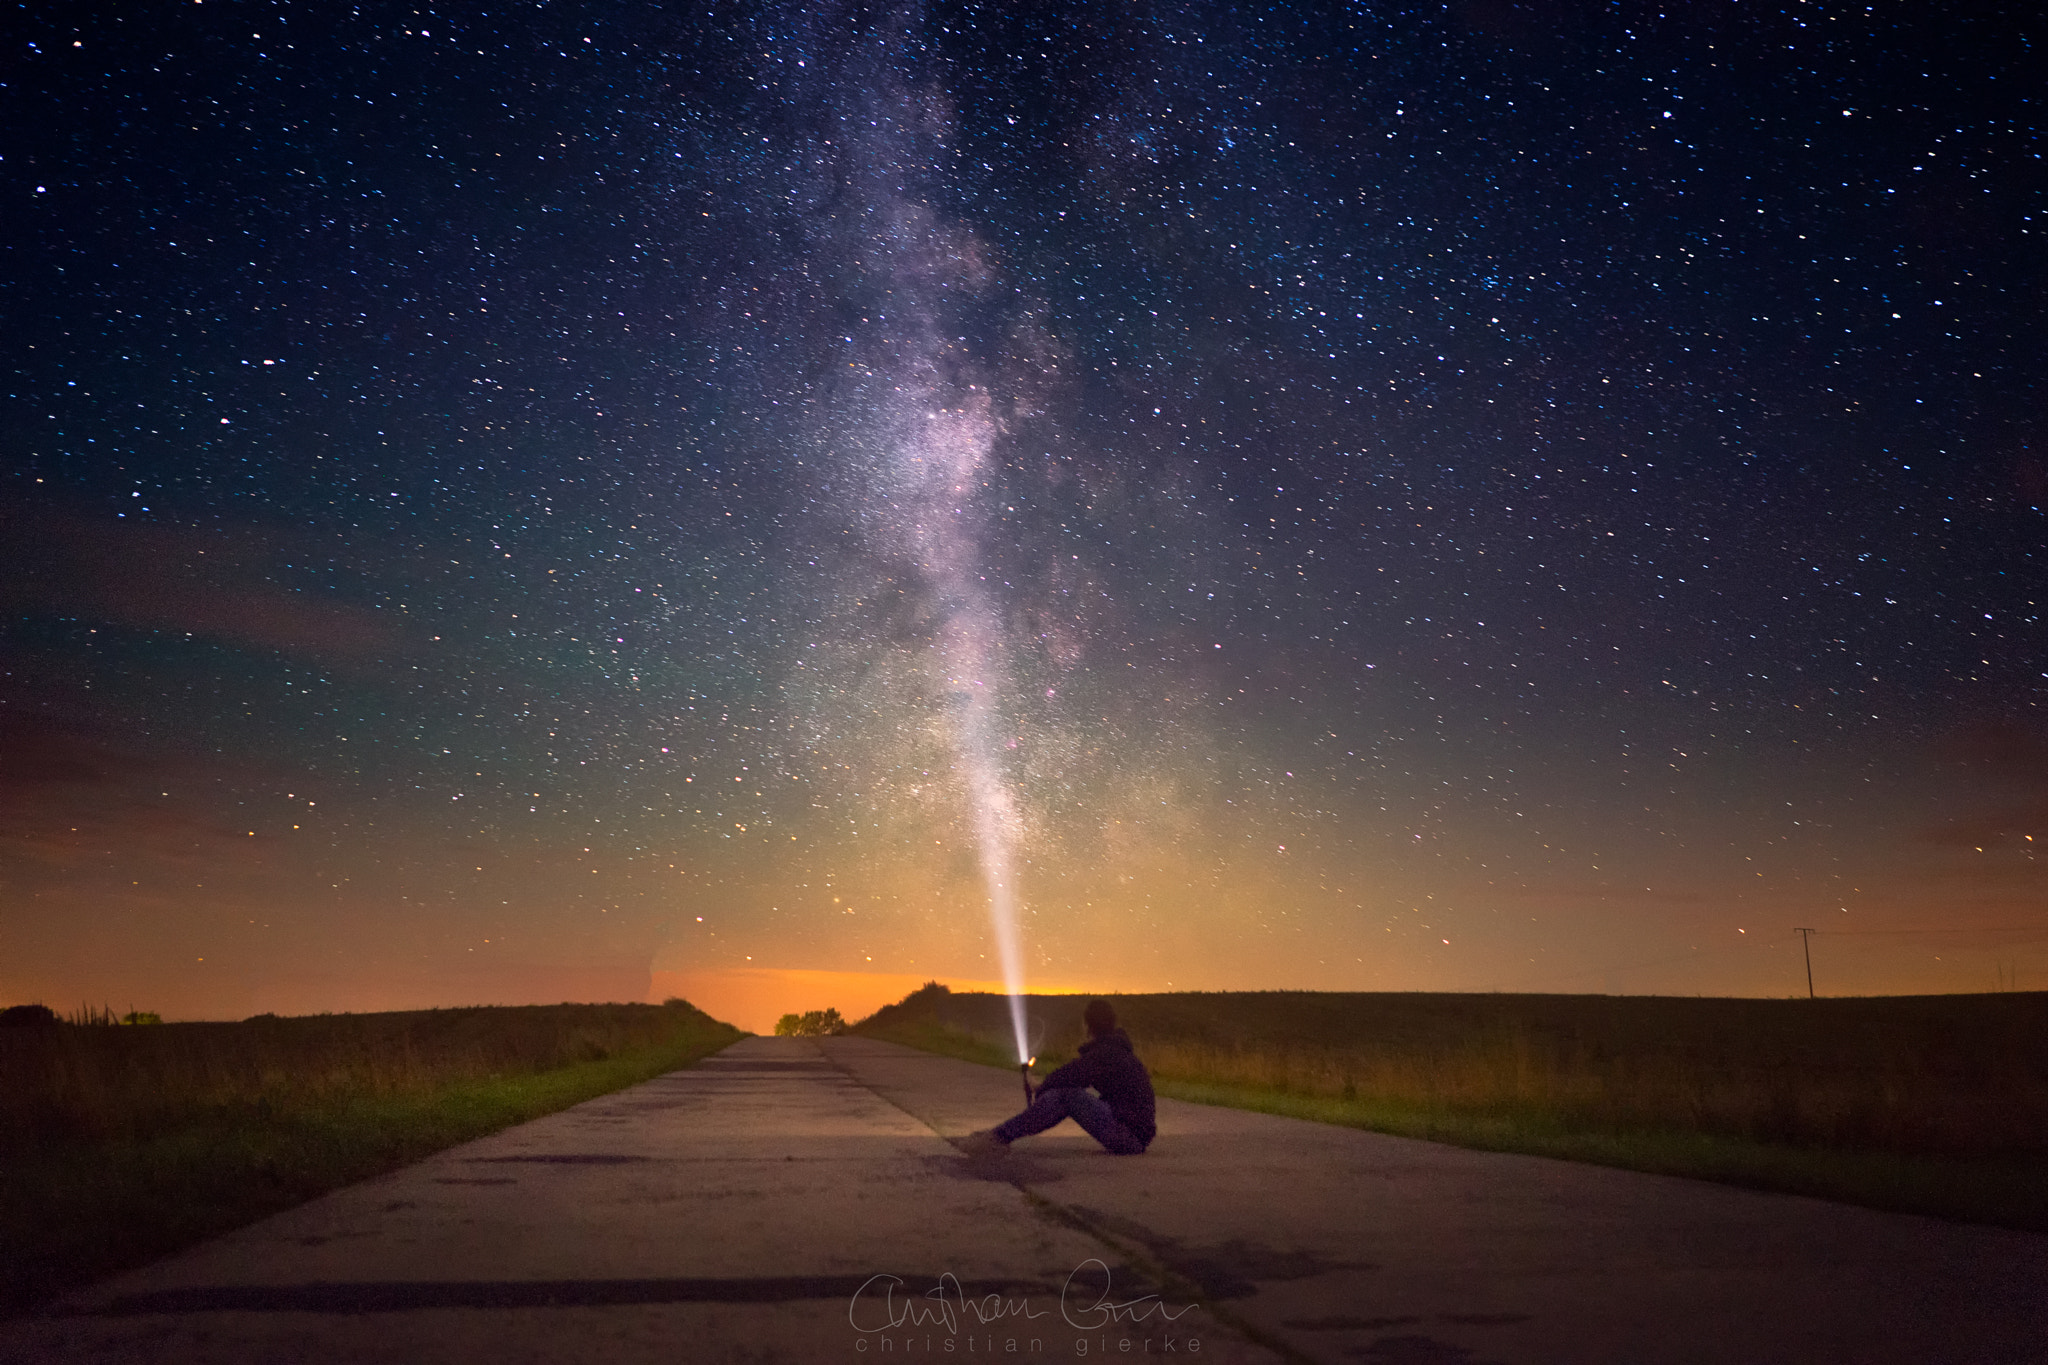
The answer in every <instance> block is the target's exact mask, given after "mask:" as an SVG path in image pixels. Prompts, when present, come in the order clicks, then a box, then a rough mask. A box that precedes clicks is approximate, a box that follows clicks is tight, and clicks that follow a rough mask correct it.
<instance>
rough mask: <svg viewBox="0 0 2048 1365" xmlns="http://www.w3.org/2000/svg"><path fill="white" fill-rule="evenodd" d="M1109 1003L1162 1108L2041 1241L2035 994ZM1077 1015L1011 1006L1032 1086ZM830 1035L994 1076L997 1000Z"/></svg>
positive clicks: (1064, 1043)
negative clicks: (1360, 1132)
mask: <svg viewBox="0 0 2048 1365" xmlns="http://www.w3.org/2000/svg"><path fill="white" fill-rule="evenodd" d="M1115 999H1116V1005H1117V1009H1118V1011H1119V1013H1120V1015H1121V1016H1122V1022H1123V1024H1124V1025H1125V1027H1126V1028H1127V1029H1128V1030H1129V1031H1130V1033H1131V1035H1132V1037H1133V1039H1134V1040H1135V1041H1136V1043H1137V1046H1138V1053H1139V1056H1140V1057H1142V1058H1143V1059H1144V1060H1145V1062H1146V1063H1147V1065H1149V1066H1150V1067H1151V1068H1152V1072H1153V1076H1154V1079H1155V1082H1156V1084H1157V1087H1158V1090H1159V1092H1160V1093H1161V1094H1163V1095H1169V1096H1173V1097H1175V1098H1178V1099H1185V1100H1194V1101H1197V1102H1199V1103H1204V1104H1220V1105H1228V1106H1232V1107H1236V1108H1242V1109H1257V1110H1263V1111H1266V1112H1268V1113H1276V1114H1288V1115H1292V1116H1295V1117H1298V1118H1307V1119H1315V1120H1319V1121H1321V1122H1325V1123H1339V1124H1347V1125H1350V1126H1352V1127H1358V1128H1370V1129H1374V1130H1376V1131H1379V1132H1385V1133H1396V1134H1400V1135H1403V1136H1407V1137H1418V1138H1428V1139H1431V1140H1433V1141H1438V1142H1450V1143H1457V1144H1459V1145H1461V1146H1467V1147H1479V1148H1486V1149H1491V1150H1497V1151H1511V1152H1527V1153H1533V1154H1536V1155H1542V1156H1555V1157H1565V1158H1568V1159H1571V1160H1577V1161H1590V1162H1598V1163H1601V1164H1604V1165H1611V1166H1623V1167H1628V1168H1631V1169H1634V1170H1642V1171H1658V1172H1663V1173H1666V1174H1672V1175H1684V1176H1695V1177H1699V1178H1702V1179H1707V1180H1719V1181H1725V1182H1728V1183H1732V1184H1739V1185H1747V1186H1752V1187H1755V1188H1760V1189H1771V1190H1782V1191H1789V1192H1795V1193H1800V1194H1811V1195H1817V1196H1819V1197H1822V1198H1827V1199H1838V1200H1844V1201H1847V1202H1851V1203H1858V1204H1865V1205H1869V1206H1871V1207H1875V1208H1885V1209H1896V1210H1902V1211H1907V1212H1915V1213H1928V1214H1935V1215H1938V1216H1943V1217H1951V1218H1962V1219H1968V1220H1971V1221H1976V1222H1986V1223H1996V1224H2002V1225H2004V1226H2007V1227H2017V1228H2029V1229H2036V1230H2048V1181H2044V1180H2043V1179H2042V1178H2041V1174H2042V1171H2043V1170H2044V1169H2048V993H2027V994H2010V995H1976V996H1912V997H1895V998H1870V999H1844V1000H1722V999H1714V1000H1708V999H1685V998H1670V997H1626V996H1561V995H1422V994H1409V995H1378V994H1374V995H1367V994H1356V995H1345V994H1323V993H1309V992H1257V993H1243V994H1236V993H1232V994H1194V993H1188V994H1171V995H1133V996H1118V997H1115ZM1083 1003H1084V1000H1083V998H1082V997H1078V996H1065V997H1062V996H1033V997H1031V999H1030V1014H1031V1018H1032V1020H1033V1023H1034V1027H1035V1028H1038V1029H1041V1030H1042V1033H1041V1036H1042V1038H1043V1039H1044V1040H1045V1041H1044V1042H1043V1043H1041V1044H1040V1046H1039V1052H1040V1062H1039V1071H1040V1073H1041V1074H1042V1073H1043V1072H1044V1071H1045V1070H1046V1069H1048V1067H1049V1066H1050V1065H1053V1064H1056V1063H1057V1062H1058V1061H1060V1060H1063V1059H1064V1058H1065V1057H1066V1056H1070V1055H1071V1054H1072V1050H1073V1047H1074V1046H1075V1044H1077V1043H1078V1042H1079V1040H1080V1039H1081V1037H1082V1036H1083V1030H1082V1026H1081V1006H1082V1004H1083ZM854 1032H856V1033H860V1034H866V1035H868V1036H870V1037H876V1038H885V1039H889V1040H892V1041H895V1042H901V1043H906V1044H908V1045H910V1046H912V1047H918V1048H923V1049H925V1050H927V1051H931V1052H939V1053H944V1054H947V1055H950V1056H955V1057H962V1058H965V1059H967V1060H969V1061H977V1062H984V1063H987V1064H989V1065H991V1066H1003V1067H1014V1066H1015V1065H1016V1062H1015V1060H1014V1059H1013V1058H1012V1056H1011V1047H1010V1041H1009V1039H1010V1028H1009V1021H1008V1016H1007V1013H1006V1005H1005V1002H1004V1001H1003V999H1002V998H1001V997H999V996H991V995H970V994H960V995H951V994H947V993H944V992H941V991H934V990H931V989H930V988H927V989H925V990H923V991H920V992H917V993H916V994H913V995H912V996H910V997H909V998H908V999H906V1000H904V1001H903V1002H901V1003H899V1004H896V1005H890V1006H888V1007H886V1008H884V1009H882V1010H880V1011H879V1012H877V1013H876V1014H875V1015H873V1016H872V1017H870V1018H868V1019H865V1020H863V1021H861V1022H860V1023H859V1024H857V1025H855V1026H854Z"/></svg>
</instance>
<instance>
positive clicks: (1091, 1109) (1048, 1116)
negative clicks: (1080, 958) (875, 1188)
mask: <svg viewBox="0 0 2048 1365" xmlns="http://www.w3.org/2000/svg"><path fill="white" fill-rule="evenodd" d="M1081 1018H1082V1020H1083V1021H1084V1022H1085V1023H1086V1024H1087V1025H1088V1041H1087V1042H1085V1043H1083V1044H1081V1050H1080V1054H1079V1055H1078V1056H1076V1057H1075V1058H1074V1060H1073V1061H1071V1062H1068V1063H1067V1064H1066V1065H1065V1066H1063V1067H1061V1068H1060V1069H1059V1070H1057V1071H1055V1072H1053V1073H1052V1074H1051V1075H1050V1076H1047V1077H1046V1078H1045V1084H1043V1085H1041V1086H1040V1087H1039V1088H1038V1093H1037V1094H1036V1095H1035V1096H1034V1097H1033V1098H1032V1101H1031V1104H1030V1107H1028V1108H1027V1109H1025V1110H1024V1112H1022V1113H1021V1114H1018V1115H1016V1116H1015V1117H1014V1118H1011V1119H1009V1120H1007V1121H1006V1122H1003V1123H1000V1124H998V1125H996V1126H995V1127H994V1128H991V1129H989V1130H988V1131H987V1132H983V1133H975V1134H973V1135H972V1136H971V1137H969V1138H968V1139H967V1141H966V1144H965V1146H966V1147H967V1150H968V1151H969V1152H971V1153H989V1152H1002V1151H1007V1150H1008V1149H1009V1146H1010V1144H1011V1143H1013V1142H1015V1141H1016V1140H1017V1139H1018V1138H1020V1137H1029V1136H1031V1134H1033V1133H1042V1132H1044V1131H1045V1130H1046V1129H1048V1128H1050V1127H1052V1126H1053V1125H1055V1124H1057V1123H1059V1122H1060V1121H1061V1120H1062V1119H1072V1120H1073V1121H1074V1122H1076V1123H1078V1124H1080V1125H1081V1127H1082V1128H1083V1129H1085V1130H1086V1131H1087V1133H1088V1136H1090V1137H1092V1138H1094V1139H1095V1140H1096V1141H1097V1142H1099V1143H1101V1144H1102V1145H1103V1146H1104V1147H1105V1148H1107V1149H1108V1150H1110V1151H1112V1152H1114V1153H1116V1154H1117V1155H1118V1156H1136V1155H1137V1154H1138V1153H1140V1152H1142V1151H1144V1150H1145V1149H1146V1148H1147V1147H1149V1146H1151V1145H1152V1137H1153V1135H1154V1134H1155V1133H1156V1132H1157V1131H1158V1129H1157V1128H1156V1126H1155V1125H1154V1123H1153V1106H1152V1076H1151V1074H1150V1073H1149V1072H1147V1071H1146V1070H1145V1064H1144V1063H1143V1062H1141V1061H1139V1060H1138V1054H1137V1053H1136V1052H1135V1051H1133V1050H1132V1048H1131V1037H1130V1035H1129V1034H1127V1033H1125V1032H1124V1031H1123V1030H1122V1029H1120V1028H1118V1027H1117V1026H1116V1007H1115V1006H1113V1005H1111V1004H1110V1003H1109V1002H1108V1001H1107V1000H1090V1001H1089V1002H1088V1008H1087V1010H1086V1011H1084V1012H1083V1014H1082V1015H1081ZM1091 1089H1092V1090H1093V1091H1094V1093H1093V1094H1090V1093H1089V1092H1090V1090H1091Z"/></svg>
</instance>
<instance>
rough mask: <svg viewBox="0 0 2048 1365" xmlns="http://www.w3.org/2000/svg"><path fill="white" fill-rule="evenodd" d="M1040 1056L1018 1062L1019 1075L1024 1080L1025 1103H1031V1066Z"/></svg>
mask: <svg viewBox="0 0 2048 1365" xmlns="http://www.w3.org/2000/svg"><path fill="white" fill-rule="evenodd" d="M1037 1060H1038V1058H1036V1057H1032V1058H1028V1059H1027V1060H1025V1061H1022V1062H1019V1063H1017V1075H1018V1076H1019V1077H1021V1078H1022V1079H1023V1081H1024V1103H1026V1104H1030V1103H1031V1066H1032V1063H1034V1062H1036V1061H1037Z"/></svg>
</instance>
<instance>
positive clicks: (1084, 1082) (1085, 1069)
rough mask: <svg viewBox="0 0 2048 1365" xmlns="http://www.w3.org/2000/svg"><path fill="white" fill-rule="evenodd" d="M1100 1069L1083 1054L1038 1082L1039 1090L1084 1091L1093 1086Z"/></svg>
mask: <svg viewBox="0 0 2048 1365" xmlns="http://www.w3.org/2000/svg"><path fill="white" fill-rule="evenodd" d="M1100 1071H1101V1068H1100V1067H1099V1066H1097V1065H1096V1063H1095V1059H1094V1058H1093V1057H1091V1056H1089V1055H1088V1054H1087V1053H1086V1052H1083V1053H1082V1054H1081V1055H1080V1056H1078V1057H1076V1058H1074V1060H1073V1061H1071V1062H1068V1063H1067V1064H1066V1065H1065V1066H1063V1067H1060V1068H1059V1069H1058V1070H1056V1071H1054V1072H1053V1073H1052V1074H1051V1075H1050V1076H1047V1077H1046V1078H1045V1079H1044V1080H1043V1081H1041V1082H1039V1085H1038V1088H1039V1089H1040V1090H1085V1089H1087V1088H1089V1087H1091V1086H1093V1085H1094V1084H1095V1083H1096V1081H1097V1079H1098V1076H1099V1073H1100Z"/></svg>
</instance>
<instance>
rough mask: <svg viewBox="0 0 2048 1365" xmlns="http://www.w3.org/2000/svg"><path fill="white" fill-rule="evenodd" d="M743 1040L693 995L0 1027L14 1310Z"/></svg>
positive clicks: (2, 1150) (5, 1249) (0, 1280)
mask: <svg viewBox="0 0 2048 1365" xmlns="http://www.w3.org/2000/svg"><path fill="white" fill-rule="evenodd" d="M741 1036H743V1035H741V1033H740V1032H739V1031H738V1030H737V1029H734V1028H733V1027H731V1026H730V1025H728V1024H722V1023H719V1022H718V1021H717V1020H715V1019H712V1018H711V1017H710V1016H709V1015H706V1014H704V1013H702V1012H700V1011H698V1010H697V1009H696V1008H694V1007H693V1006H690V1005H688V1004H685V1003H684V1002H682V1001H680V1000H676V1001H671V1002H669V1003H668V1004H666V1005H546V1006H529V1007H523V1008H476V1009H449V1010H425V1011H418V1012H411V1013H403V1014H358V1015H348V1014H340V1015H317V1016H313V1017H308V1018H293V1019H280V1018H276V1017H272V1016H259V1017H257V1018H255V1019H251V1020H247V1021H245V1022H243V1023H239V1024H161V1025H153V1026H144V1027H138V1028H110V1027H80V1026H77V1025H70V1024H65V1025H57V1026H47V1027H40V1028H11V1029H0V1095H4V1096H5V1097H6V1098H5V1103H4V1104H0V1312H10V1311H16V1312H18V1311H20V1310H22V1309H24V1308H27V1307H30V1306H32V1305H34V1304H36V1303H38V1302H41V1301H43V1300H45V1299H47V1298H49V1297H50V1296H52V1295H53V1294H56V1293H60V1292H62V1291H63V1290H65V1289H68V1288H72V1287H75V1286H77V1285H80V1284H84V1283H87V1282H89V1281H91V1280H93V1279H95V1278H97V1277H99V1276H102V1275H106V1274H109V1273H112V1272H114V1271H116V1270H120V1269H123V1268H125V1267H128V1266H131V1265H137V1264H140V1263H142V1262H144V1261H147V1260H149V1259H151V1258H152V1257H155V1256H159V1255H161V1254H163V1253H165V1252H167V1251H171V1250H173V1249H175V1248H177V1247H180V1246H184V1245H188V1244H190V1243H192V1242H194V1241H197V1240H199V1239H201V1238H204V1237H207V1236H210V1235H213V1234H215V1233H219V1232H222V1231H225V1230H227V1229H229V1228H233V1227H237V1226H240V1225H242V1224H245V1223H248V1222H250V1221H252V1220H254V1219H256V1218H259V1217H262V1216H263V1215H265V1214H269V1213H272V1212H275V1211H276V1210H279V1209H282V1208H286V1207H289V1206H290V1205H293V1204H297V1203H300V1202H302V1201H304V1200H306V1199H310V1198H312V1197H313V1196H315V1195H318V1194H321V1193H324V1192H325V1191H328V1190H331V1189H335V1188H337V1187H339V1186H342V1185H346V1184H349V1183H351V1182H353V1181H357V1180H362V1179H365V1178H367V1177H369V1176H373V1175H377V1174H380V1173H382V1172H384V1171H388V1170H391V1169H393V1168H395V1167H398V1166H402V1165H404V1164H406V1163H407V1162H410V1161H414V1160H417V1159H418V1158H420V1157H422V1156H425V1155H427V1154H428V1153H430V1152H435V1151H438V1150H440V1149H442V1148H445V1147H449V1146H453V1145H454V1144H456V1143H459V1142H466V1141H468V1140H469V1139H471V1138H476V1137H481V1136H483V1135H484V1134H486V1133H491V1132H495V1131H497V1130H498V1129H500V1128H504V1127H507V1126H508V1125H511V1124H514V1123H521V1122H524V1121H525V1120H527V1119H532V1118H537V1117H539V1116H540V1115H542V1114H547V1113H552V1112H553V1111H555V1110H558V1109H562V1108H566V1107H567V1106H569V1105H572V1104H577V1103H580V1102H581V1101H583V1100H587V1099H590V1098H593V1097H594V1096H597V1095H602V1094H605V1093H607V1092H609V1091H613V1090H617V1089H620V1088H622V1087H624V1086H628V1085H633V1084H635V1083H637V1082H639V1081H643V1080H646V1079H648V1078H650V1077H653V1076H658V1075H660V1074H662V1073H663V1072H666V1071H672V1070H674V1069H676V1068H677V1067H680V1066H685V1065H688V1064H689V1063H691V1062H694V1061H696V1060H697V1059H698V1058H700V1057H703V1056H706V1055H708V1054H709V1053H712V1052H715V1051H717V1050H718V1049H720V1048H722V1047H724V1046H726V1045H727V1044H729V1043H731V1042H733V1041H735V1040H736V1039H738V1038H740V1037H741Z"/></svg>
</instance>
